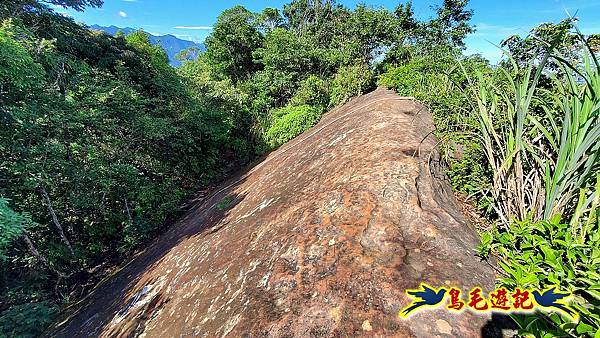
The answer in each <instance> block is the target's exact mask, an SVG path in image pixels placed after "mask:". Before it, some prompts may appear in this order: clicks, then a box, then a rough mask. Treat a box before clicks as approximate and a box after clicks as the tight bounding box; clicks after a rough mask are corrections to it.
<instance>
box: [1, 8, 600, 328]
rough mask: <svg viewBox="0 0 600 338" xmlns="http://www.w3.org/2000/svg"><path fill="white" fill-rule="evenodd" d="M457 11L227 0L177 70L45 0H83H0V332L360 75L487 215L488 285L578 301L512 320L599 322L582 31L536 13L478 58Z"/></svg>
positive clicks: (139, 42) (49, 315)
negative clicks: (387, 97) (437, 151)
mask: <svg viewBox="0 0 600 338" xmlns="http://www.w3.org/2000/svg"><path fill="white" fill-rule="evenodd" d="M467 2H468V1H467V0H444V1H443V2H441V4H440V5H439V6H438V7H435V8H434V11H435V15H434V17H433V18H430V19H428V20H423V21H421V20H418V19H417V18H415V16H414V14H413V11H412V6H411V3H410V2H408V3H405V4H399V5H398V6H397V7H396V8H395V10H394V11H389V10H386V9H383V8H372V7H369V6H365V5H359V6H357V7H356V8H354V9H349V8H346V7H344V6H342V5H340V4H338V3H337V2H336V1H334V0H324V1H309V0H293V1H291V2H290V3H289V4H287V5H285V6H284V8H283V9H282V10H278V9H274V8H267V9H265V10H263V11H262V12H260V13H253V12H251V11H249V10H247V9H246V8H244V7H242V6H236V7H233V8H231V9H228V10H226V11H224V12H223V13H222V14H221V15H220V16H219V18H218V20H217V23H216V24H215V27H214V30H213V32H212V33H211V35H210V36H209V37H208V38H207V40H206V46H207V51H206V52H205V53H199V52H198V51H190V52H189V53H182V59H184V60H185V61H183V64H182V66H181V67H179V68H177V69H174V68H172V67H170V66H169V64H168V60H167V57H166V54H165V53H164V51H163V50H161V49H160V48H159V47H156V46H153V45H151V44H150V43H149V41H148V37H147V35H146V34H145V33H144V32H141V31H139V32H135V33H132V34H130V35H128V36H122V35H121V36H117V37H114V38H113V37H110V36H107V35H105V34H100V33H97V32H96V33H94V32H92V31H89V30H87V29H86V28H85V27H82V26H80V25H78V24H75V23H74V22H73V21H72V20H71V19H68V18H66V17H63V16H60V15H57V14H55V13H53V12H52V11H51V10H50V9H48V7H47V6H46V4H47V3H52V4H58V5H61V6H66V7H72V8H74V9H76V10H82V9H83V8H84V7H85V6H100V5H101V4H102V1H100V0H69V1H64V0H52V1H49V2H42V1H39V2H36V1H33V0H27V1H19V0H10V1H5V2H2V4H0V19H1V20H2V21H1V26H0V121H1V122H2V123H1V124H0V154H1V157H0V270H1V271H2V278H1V280H0V292H1V295H2V302H1V303H0V336H5V335H8V336H35V335H38V334H40V333H41V332H42V331H43V330H44V329H45V327H47V325H49V324H50V323H52V321H53V319H54V317H55V315H56V314H57V313H58V311H60V309H61V307H62V306H63V305H65V304H67V303H69V302H71V301H73V300H75V299H77V298H80V297H81V296H82V294H83V293H84V292H85V290H86V287H88V285H89V284H93V283H94V281H95V278H97V277H98V276H101V275H102V274H103V273H105V271H106V270H107V269H109V268H110V267H112V266H114V265H116V264H119V263H120V262H122V260H123V259H124V258H125V257H127V256H128V255H129V254H131V253H132V252H133V251H134V250H136V249H138V248H139V247H140V246H141V245H142V244H144V243H146V242H147V241H148V240H149V239H151V238H153V237H155V236H156V235H157V234H158V233H160V231H161V230H162V229H164V226H165V224H167V223H168V222H169V221H170V220H171V219H172V217H173V216H175V215H176V214H177V211H178V207H179V206H180V205H181V204H182V202H183V201H184V199H185V198H186V197H187V196H189V195H190V194H192V193H193V192H194V191H195V190H196V189H197V188H200V187H203V186H205V185H207V184H208V183H210V182H212V181H214V180H215V179H217V178H219V177H222V175H224V174H226V173H228V172H230V171H232V170H235V169H236V168H238V167H239V166H240V165H241V164H244V163H247V162H249V161H252V160H253V159H254V158H256V156H257V155H260V154H262V153H264V152H265V151H269V150H272V149H274V148H277V147H279V146H281V145H282V144H284V143H285V142H287V141H289V140H291V139H293V138H294V137H296V136H298V135H299V134H301V133H303V132H304V131H306V130H308V129H309V128H311V127H312V126H314V125H315V124H316V123H317V122H318V121H319V119H320V118H321V116H322V114H323V113H324V112H325V111H327V110H329V109H331V108H332V107H334V106H336V105H339V104H341V103H344V102H346V101H348V100H349V99H351V98H352V97H354V96H356V95H360V94H362V93H365V92H368V91H370V90H372V89H374V88H375V86H376V85H381V86H386V87H389V88H393V89H394V90H396V91H397V92H398V93H399V94H400V95H403V96H413V97H415V98H416V99H418V100H421V101H422V102H424V103H426V104H427V105H428V106H429V108H430V109H431V110H432V111H433V113H434V119H435V122H436V126H437V130H436V132H435V133H436V135H437V136H438V138H439V139H440V145H441V147H442V150H443V151H442V153H443V155H444V158H445V159H446V161H447V164H448V173H449V176H450V178H451V182H452V185H453V187H454V188H455V189H456V190H457V191H459V192H461V193H463V194H464V195H466V196H468V197H469V198H472V200H476V201H477V202H476V205H477V207H479V210H480V211H481V214H482V215H483V216H485V217H486V218H487V221H489V223H490V225H489V226H488V229H487V230H488V231H484V232H482V238H483V243H482V246H481V248H480V253H481V255H482V256H486V255H488V254H493V255H496V256H497V257H498V259H499V262H500V263H499V265H500V268H501V269H502V270H503V271H504V272H505V274H504V275H503V276H502V278H501V279H500V280H499V283H501V284H503V285H505V286H507V287H514V286H517V285H518V286H524V287H539V288H544V287H546V286H549V285H559V286H560V287H561V288H562V289H566V290H568V291H572V292H574V293H575V299H576V302H575V304H574V305H573V306H574V307H576V308H577V310H578V311H579V312H580V314H581V321H580V322H579V323H575V324H574V323H571V322H570V321H569V320H568V319H567V318H563V317H560V316H558V315H550V316H548V315H545V314H536V315H533V316H532V315H530V316H516V317H515V320H516V322H517V323H518V324H519V325H520V326H521V329H522V330H521V333H523V334H531V335H535V336H553V335H572V336H578V335H580V336H583V335H592V334H594V333H595V332H598V328H599V323H600V319H599V318H600V317H599V316H600V307H599V303H600V298H599V296H600V287H599V285H600V280H599V276H598V273H597V270H598V263H599V262H600V258H599V257H598V255H599V254H600V251H599V249H598V245H599V243H600V242H599V238H598V230H599V227H598V220H599V219H600V218H599V217H598V214H599V213H600V207H598V198H599V197H598V196H599V195H598V194H599V190H598V185H597V179H598V178H597V173H598V167H599V166H600V164H599V161H600V154H599V152H600V123H599V118H600V117H599V116H600V112H599V108H600V103H599V101H598V98H599V97H600V96H599V93H600V80H599V76H598V63H597V60H596V57H595V54H594V53H595V52H597V50H598V48H597V42H598V38H597V36H589V37H584V36H582V35H580V34H576V33H573V31H572V28H573V25H572V22H571V21H569V20H567V21H564V22H561V23H559V24H543V25H541V26H540V27H538V28H537V29H535V30H534V31H532V33H531V34H530V35H529V36H527V37H525V38H521V37H518V36H513V37H509V38H507V39H506V40H505V42H504V43H503V46H504V47H505V48H506V50H507V54H508V55H509V56H510V57H509V58H506V59H505V60H503V61H502V62H501V63H500V64H499V65H498V66H497V67H492V66H490V65H489V63H488V62H487V61H486V60H484V59H482V58H481V57H479V56H464V55H463V53H462V52H463V49H464V38H465V37H466V36H467V35H468V34H469V33H471V32H473V30H474V28H473V26H471V25H470V23H469V20H470V19H471V16H472V15H473V13H472V11H470V10H469V9H468V8H467ZM594 43H595V44H594ZM190 55H198V57H197V58H192V57H189V56H190ZM567 60H569V61H567ZM473 197H474V198H473ZM231 202H232V201H231V200H230V198H226V199H224V200H223V201H221V202H220V203H219V204H218V205H217V208H219V209H220V210H224V209H226V208H227V207H228V206H229V205H230V204H231Z"/></svg>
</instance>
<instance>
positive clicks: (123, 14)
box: [119, 11, 127, 18]
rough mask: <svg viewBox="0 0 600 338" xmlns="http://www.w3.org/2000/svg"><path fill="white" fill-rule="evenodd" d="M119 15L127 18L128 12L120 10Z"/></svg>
mask: <svg viewBox="0 0 600 338" xmlns="http://www.w3.org/2000/svg"><path fill="white" fill-rule="evenodd" d="M119 16H120V17H122V18H126V17H127V13H125V12H123V11H120V12H119Z"/></svg>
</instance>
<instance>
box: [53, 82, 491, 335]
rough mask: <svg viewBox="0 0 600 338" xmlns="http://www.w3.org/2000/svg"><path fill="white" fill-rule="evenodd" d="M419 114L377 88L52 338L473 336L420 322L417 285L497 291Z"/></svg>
mask: <svg viewBox="0 0 600 338" xmlns="http://www.w3.org/2000/svg"><path fill="white" fill-rule="evenodd" d="M433 129H434V126H433V123H432V119H431V115H430V113H429V112H428V111H427V109H426V108H425V107H424V106H423V105H421V104H419V103H418V102H415V101H413V100H410V99H406V98H401V97H399V96H397V95H396V94H394V93H393V92H391V91H388V90H384V89H378V90H377V91H375V92H373V93H371V94H368V95H364V96H361V97H359V98H356V99H354V100H352V101H351V102H349V103H347V104H346V105H344V106H341V107H339V108H337V109H335V110H333V111H331V112H329V113H327V114H326V115H325V116H324V117H323V119H322V120H321V122H320V123H319V124H318V125H317V126H315V127H314V128H312V129H311V130H309V131H307V132H305V133H304V134H302V135H300V136H299V137H297V138H296V139H294V140H292V141H291V142H289V143H288V144H286V145H284V146H283V147H281V148H280V149H278V150H277V151H275V152H273V153H271V154H270V155H269V156H268V157H267V158H265V159H264V160H263V162H262V163H260V164H258V165H257V166H256V167H254V168H253V169H251V170H250V171H248V172H246V173H244V174H242V175H240V176H238V177H237V178H235V179H232V180H231V181H230V182H228V183H226V184H225V185H224V186H223V187H222V188H221V189H220V190H218V191H217V192H216V193H215V194H214V195H212V196H211V197H209V198H207V199H206V200H204V201H203V202H202V203H199V205H197V206H196V207H194V209H193V210H192V211H191V212H190V213H189V214H188V215H187V216H186V217H185V218H183V219H182V220H181V221H180V222H179V223H178V224H176V225H174V226H173V227H172V228H171V230H170V231H169V232H168V233H166V234H165V235H164V236H162V237H161V238H159V239H158V240H157V241H156V242H155V243H154V244H153V245H151V246H150V247H149V248H148V249H147V250H146V251H145V252H144V253H142V254H140V255H139V256H138V257H137V258H135V259H134V260H133V261H132V262H131V263H130V264H128V265H127V266H126V267H125V268H123V270H121V271H120V272H119V273H118V274H116V276H114V277H113V278H111V279H109V280H108V281H107V282H105V283H104V284H102V285H101V286H100V287H98V288H97V289H96V290H95V292H94V293H92V294H91V295H90V297H89V298H88V299H86V300H84V301H83V302H82V303H81V305H79V308H78V309H77V310H76V311H74V314H73V315H72V316H71V317H70V318H69V319H68V320H66V321H65V322H64V323H63V324H62V325H60V326H59V327H58V328H57V329H56V330H55V331H54V332H53V333H52V335H54V336H65V337H80V336H135V335H143V336H146V337H174V336H176V337H179V336H186V337H188V336H190V337H192V336H193V337H196V336H197V337H221V336H231V337H325V336H327V337H328V336H334V337H353V336H362V335H364V336H369V337H383V336H402V337H404V336H414V337H432V336H448V337H461V336H462V337H472V336H479V335H480V334H481V329H482V327H483V326H484V325H485V323H486V321H487V318H485V317H483V316H480V315H473V314H471V313H470V312H463V313H462V314H452V313H449V312H448V311H444V310H435V311H423V312H420V313H417V314H415V315H414V316H412V317H410V319H402V318H399V317H398V312H399V310H400V309H401V308H403V307H405V306H406V305H408V304H409V303H410V299H409V298H408V297H407V296H406V294H405V290H406V289H413V288H416V287H418V285H419V283H420V282H428V283H430V284H432V285H434V286H458V287H463V288H465V289H469V288H470V287H472V286H476V285H478V286H482V287H483V288H484V290H491V289H492V287H493V272H492V271H491V269H490V268H489V267H488V266H487V265H485V264H484V263H482V262H480V261H479V259H478V258H476V257H475V255H474V248H475V247H476V245H477V243H478V237H477V235H476V232H475V231H474V230H473V229H471V228H470V227H469V225H468V224H467V222H466V220H465V218H464V217H463V215H462V214H461V213H460V212H459V210H460V209H459V207H458V206H457V204H456V202H455V200H454V197H453V195H452V192H451V190H450V187H449V185H448V183H447V181H446V178H445V176H444V175H443V174H442V173H441V172H440V170H439V166H438V165H437V164H438V159H439V155H438V153H437V151H436V140H435V138H434V137H433V136H432V134H431V132H432V131H433Z"/></svg>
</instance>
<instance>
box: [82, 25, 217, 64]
mask: <svg viewBox="0 0 600 338" xmlns="http://www.w3.org/2000/svg"><path fill="white" fill-rule="evenodd" d="M90 29H93V30H99V31H103V32H105V33H106V34H109V35H112V36H114V35H115V34H117V32H119V31H122V32H123V33H124V34H126V35H127V34H130V33H132V32H135V31H136V29H134V28H131V27H124V28H121V27H117V26H108V27H105V26H99V25H91V26H90ZM146 33H148V32H146ZM148 37H149V40H150V43H152V44H153V45H160V46H161V47H162V48H163V49H164V50H165V52H166V53H167V56H168V57H169V62H170V63H171V65H172V66H174V67H177V66H179V65H181V62H180V61H179V60H177V59H175V55H177V54H178V53H179V52H181V51H182V50H186V49H188V48H190V47H198V48H199V49H200V51H202V52H203V51H204V50H205V49H206V48H205V46H204V44H203V43H195V42H193V41H189V40H183V39H180V38H178V37H176V36H174V35H171V34H167V35H158V36H157V35H152V34H150V33H148Z"/></svg>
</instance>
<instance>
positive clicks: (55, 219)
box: [41, 187, 75, 257]
mask: <svg viewBox="0 0 600 338" xmlns="http://www.w3.org/2000/svg"><path fill="white" fill-rule="evenodd" d="M41 191H42V197H44V200H45V201H46V205H48V210H49V211H50V215H51V216H52V223H54V227H55V228H56V230H57V231H58V234H59V235H60V238H61V240H62V241H63V243H65V244H66V245H67V247H68V248H69V251H70V252H71V255H73V257H75V252H74V251H73V247H72V246H71V243H70V242H69V239H68V238H67V236H65V232H64V231H63V228H62V226H61V225H60V222H59V221H58V217H57V216H56V212H54V208H52V203H50V197H49V196H48V193H47V192H46V189H45V188H44V187H42V188H41Z"/></svg>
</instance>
